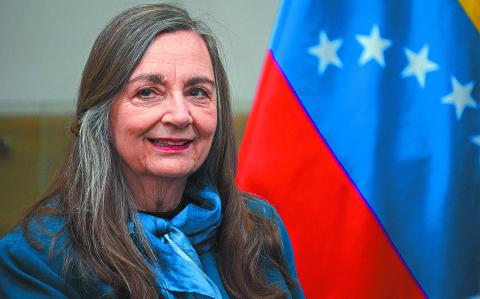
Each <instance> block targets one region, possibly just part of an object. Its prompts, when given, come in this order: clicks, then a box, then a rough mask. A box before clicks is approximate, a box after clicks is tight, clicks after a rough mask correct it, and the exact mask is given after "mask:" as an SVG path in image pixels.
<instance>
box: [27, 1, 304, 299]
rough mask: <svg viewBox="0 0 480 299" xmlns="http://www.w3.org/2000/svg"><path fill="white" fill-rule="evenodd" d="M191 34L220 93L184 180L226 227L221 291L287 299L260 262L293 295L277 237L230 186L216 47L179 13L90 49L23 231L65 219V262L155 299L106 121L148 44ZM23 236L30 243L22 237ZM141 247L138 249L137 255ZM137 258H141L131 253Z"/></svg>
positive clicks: (132, 14) (145, 16)
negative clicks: (200, 156) (59, 157)
mask: <svg viewBox="0 0 480 299" xmlns="http://www.w3.org/2000/svg"><path fill="white" fill-rule="evenodd" d="M176 31H192V32H195V33H197V34H198V35H199V36H200V37H201V38H202V39H203V41H204V42H205V44H206V46H207V48H208V51H209V54H210V58H211V60H212V65H213V71H214V76H215V78H214V79H215V85H216V92H217V99H218V100H217V111H218V113H217V124H218V125H217V128H216V132H215V136H214V139H213V144H212V147H211V150H210V152H209V154H208V156H207V159H206V161H205V162H204V164H203V165H202V166H201V167H200V168H199V169H198V170H197V171H196V172H195V173H194V174H193V175H192V176H190V177H189V179H188V183H187V192H192V193H193V194H194V193H195V192H196V191H198V190H199V189H200V188H202V187H203V186H205V184H210V185H212V186H213V187H214V188H216V190H217V192H218V194H219V196H220V198H221V200H222V211H223V215H224V216H223V219H222V224H221V226H220V228H219V231H218V233H217V240H216V242H217V244H216V248H217V251H218V254H217V262H218V265H219V270H220V274H221V278H222V281H223V283H224V285H225V288H226V290H227V292H228V293H229V295H230V296H231V297H234V298H278V297H283V296H285V293H284V292H283V291H282V290H280V289H279V288H277V287H276V286H272V285H271V284H269V283H268V282H267V281H266V277H265V273H264V266H263V265H262V264H261V263H262V261H264V260H265V259H264V258H265V257H266V259H267V260H268V262H270V263H272V264H273V266H276V267H277V268H278V269H279V270H280V272H281V273H282V275H283V276H284V278H285V280H286V281H287V284H289V285H290V286H294V285H295V281H294V280H293V278H292V277H290V276H289V274H288V272H287V270H286V266H285V263H284V261H283V259H282V254H281V245H280V237H279V233H278V228H277V227H276V224H275V223H273V221H271V220H269V219H266V218H265V216H260V215H257V214H255V213H253V212H251V211H250V210H249V209H248V208H247V206H246V203H245V200H246V198H247V196H246V195H242V194H240V192H239V191H238V189H237V187H236V185H235V174H236V167H237V160H236V159H237V154H236V148H235V140H234V133H233V127H232V126H233V125H232V123H233V120H232V111H231V105H230V93H229V86H228V80H227V75H226V72H225V69H224V67H223V63H222V60H221V57H220V54H219V50H218V46H217V43H216V41H215V38H214V37H213V35H212V33H211V32H210V30H209V29H208V27H207V26H206V25H205V24H203V23H202V22H200V21H198V20H194V19H192V18H191V17H190V16H189V14H188V13H187V12H186V11H185V10H183V9H181V8H178V7H175V6H172V5H168V4H155V5H141V6H136V7H133V8H130V9H127V10H125V11H124V12H122V13H120V14H119V15H118V16H116V17H115V18H114V19H113V20H112V21H110V23H109V24H107V26H106V27H105V29H104V30H103V31H102V32H101V33H100V35H99V36H98V38H97V39H96V41H95V43H94V45H93V48H92V50H91V52H90V56H89V58H88V60H87V62H86V65H85V69H84V71H83V76H82V81H81V85H80V89H79V94H78V99H77V109H76V114H75V120H74V124H73V125H72V129H73V131H74V132H75V133H76V135H77V137H76V138H74V140H73V141H72V145H71V150H70V153H69V158H68V159H67V161H66V163H65V165H64V167H63V169H62V171H61V172H60V174H59V176H58V177H57V179H56V181H55V182H54V183H53V184H52V185H51V186H50V187H49V189H48V190H47V192H46V193H45V195H44V196H43V197H42V199H41V200H40V201H39V202H38V203H37V204H36V205H35V206H33V207H32V208H31V210H30V212H29V213H28V214H27V216H26V217H25V218H24V220H23V227H24V231H26V232H28V223H29V221H30V220H32V219H33V218H35V217H40V216H41V215H42V214H45V213H49V212H48V211H50V210H51V208H48V209H47V208H46V207H47V205H48V202H49V201H50V200H51V199H52V198H58V201H59V202H60V205H59V208H58V210H59V211H57V212H56V213H61V215H63V216H64V217H65V220H66V221H65V222H66V225H65V230H66V231H67V232H68V234H69V236H70V239H71V243H72V244H71V246H72V248H74V249H75V252H78V253H79V254H78V256H79V257H80V258H74V257H73V256H72V257H70V258H69V259H67V260H66V262H65V264H66V267H71V266H74V267H78V269H80V271H79V273H81V275H83V276H84V277H85V279H87V277H88V276H89V275H91V274H95V275H97V276H99V277H100V278H102V279H103V280H105V281H106V282H108V283H109V284H111V285H112V286H113V288H114V291H115V293H116V294H117V295H118V296H119V297H125V296H127V297H131V298H158V296H159V294H158V291H157V290H156V287H155V285H154V281H155V279H154V277H153V274H152V273H151V271H150V269H149V267H148V265H147V264H146V262H145V258H144V257H143V256H142V255H141V254H140V252H144V253H145V254H146V255H147V257H148V258H152V259H155V255H154V253H153V251H152V249H151V248H150V246H149V244H148V242H147V241H146V239H145V237H144V236H143V235H142V233H141V232H139V235H140V240H137V241H139V244H140V245H139V244H138V242H137V244H135V243H134V241H133V240H132V238H131V236H130V234H129V231H128V227H127V224H128V222H129V221H133V222H134V223H136V224H138V223H139V221H138V219H137V216H136V205H135V201H134V199H133V197H132V195H131V192H130V190H129V188H128V186H127V184H126V182H125V180H124V178H123V176H122V172H121V167H120V161H119V157H118V155H117V153H116V151H115V149H114V146H113V142H112V136H111V129H110V123H109V112H110V107H111V105H112V103H113V102H114V101H115V99H116V96H117V95H118V94H119V92H120V91H121V90H122V88H124V87H125V85H126V83H127V82H128V79H129V77H130V75H131V73H132V72H133V71H134V70H135V68H136V66H137V65H138V64H139V62H140V60H141V59H142V57H143V55H144V53H145V52H146V50H147V48H148V47H149V45H150V44H151V43H152V41H153V40H154V39H155V38H156V37H157V36H158V35H159V34H163V33H168V32H176ZM27 235H28V234H27ZM137 246H140V247H142V248H137ZM138 249H140V250H138Z"/></svg>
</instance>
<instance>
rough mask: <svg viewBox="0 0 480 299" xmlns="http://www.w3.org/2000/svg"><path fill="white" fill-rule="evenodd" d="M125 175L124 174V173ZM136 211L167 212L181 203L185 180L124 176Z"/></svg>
mask: <svg viewBox="0 0 480 299" xmlns="http://www.w3.org/2000/svg"><path fill="white" fill-rule="evenodd" d="M124 173H125V172H124ZM125 180H126V183H127V185H128V187H129V188H130V191H131V192H132V195H133V198H134V199H135V203H136V204H137V209H138V210H141V211H146V212H169V211H172V210H174V209H175V208H176V207H177V206H178V205H179V204H180V202H181V201H182V196H183V193H184V191H185V186H186V185H187V179H186V178H182V179H179V178H159V177H153V176H138V175H125Z"/></svg>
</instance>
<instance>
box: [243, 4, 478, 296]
mask: <svg viewBox="0 0 480 299" xmlns="http://www.w3.org/2000/svg"><path fill="white" fill-rule="evenodd" d="M479 30H480V2H479V1H478V0H464V1H454V0H421V1H401V0H398V1H394V0H391V1H384V0H368V1H347V0H322V1H306V0H304V1H293V0H286V1H284V2H283V4H282V7H281V10H280V13H279V15H278V19H277V23H276V27H275V29H274V34H273V38H272V40H271V44H270V49H269V51H268V53H267V56H266V61H265V65H264V69H263V74H262V77H261V80H260V84H259V87H258V91H257V96H256V99H255V101H254V106H253V108H252V111H251V114H250V119H249V122H248V124H247V129H246V132H245V135H244V139H243V143H242V146H241V149H240V156H239V172H238V184H239V185H240V187H241V188H242V189H243V190H245V191H248V192H251V193H254V194H257V195H259V196H261V197H263V198H265V199H267V200H269V201H270V202H272V203H273V204H274V206H275V207H276V208H277V209H278V211H279V213H280V215H281V216H282V217H283V219H284V222H285V224H286V226H287V229H288V230H289V233H290V235H291V238H292V243H293V247H294V250H295V255H296V261H297V268H298V272H299V277H300V280H301V282H302V285H303V287H304V290H305V292H306V295H307V298H425V297H429V298H470V297H473V296H476V295H478V294H479V292H480V291H479V281H480V82H479V81H480V34H479Z"/></svg>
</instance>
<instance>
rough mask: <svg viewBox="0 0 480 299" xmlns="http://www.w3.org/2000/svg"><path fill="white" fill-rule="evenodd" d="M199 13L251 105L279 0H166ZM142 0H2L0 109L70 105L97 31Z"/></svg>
mask: <svg viewBox="0 0 480 299" xmlns="http://www.w3.org/2000/svg"><path fill="white" fill-rule="evenodd" d="M169 2H170V3H173V4H178V5H181V6H183V7H185V8H187V9H188V10H189V11H190V12H191V13H192V15H194V16H201V17H202V19H204V20H206V21H207V23H208V24H210V25H211V27H212V29H213V30H214V32H215V33H216V35H217V36H218V38H219V39H220V43H221V45H222V46H223V49H224V53H225V55H224V56H225V58H226V65H227V70H228V73H229V74H230V79H231V82H232V89H233V96H234V107H235V108H236V111H242V112H245V111H248V109H249V107H250V104H251V99H252V97H253V95H254V91H255V86H256V83H257V79H258V76H259V72H260V69H261V65H262V61H263V57H264V55H265V50H266V48H267V45H268V41H269V38H270V32H271V30H272V26H273V23H274V20H275V16H276V12H277V8H278V5H279V0H266V1H255V0H243V1H235V0H196V1H193V0H190V1H169ZM141 3H148V2H147V1H127V0H123V1H117V0H102V1H93V0H87V1H70V0H69V1H65V0H49V1H37V0H19V1H13V0H3V1H1V2H0V45H1V46H0V114H6V113H26V112H30V113H38V111H42V112H44V111H46V112H49V113H53V112H57V113H62V112H65V111H70V110H72V108H73V101H74V99H75V95H76V92H77V88H78V85H79V80H80V76H81V72H82V69H83V65H84V63H85V61H86V59H87V56H88V53H89V51H90V48H91V46H92V44H93V42H94V40H95V37H96V36H97V34H98V33H99V32H100V31H101V29H102V28H103V27H104V25H105V24H106V23H107V22H108V21H109V20H110V19H111V18H112V17H113V16H114V15H116V14H118V13H119V12H120V11H122V10H124V9H125V8H128V7H131V6H133V5H136V4H141Z"/></svg>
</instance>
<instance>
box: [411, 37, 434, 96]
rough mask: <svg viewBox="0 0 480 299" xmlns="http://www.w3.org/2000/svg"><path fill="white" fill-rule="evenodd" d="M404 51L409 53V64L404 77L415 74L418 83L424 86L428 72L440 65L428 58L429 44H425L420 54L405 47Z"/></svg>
mask: <svg viewBox="0 0 480 299" xmlns="http://www.w3.org/2000/svg"><path fill="white" fill-rule="evenodd" d="M404 52H405V55H407V59H408V65H407V67H405V69H404V70H403V71H402V77H403V78H405V77H408V76H413V75H415V77H417V80H418V84H420V86H421V87H422V88H424V87H425V75H426V73H428V72H433V71H436V70H438V65H437V64H436V63H435V62H433V61H431V60H428V45H424V46H423V47H422V49H421V50H420V52H418V54H417V53H415V52H413V51H411V50H410V49H407V48H405V50H404Z"/></svg>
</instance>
